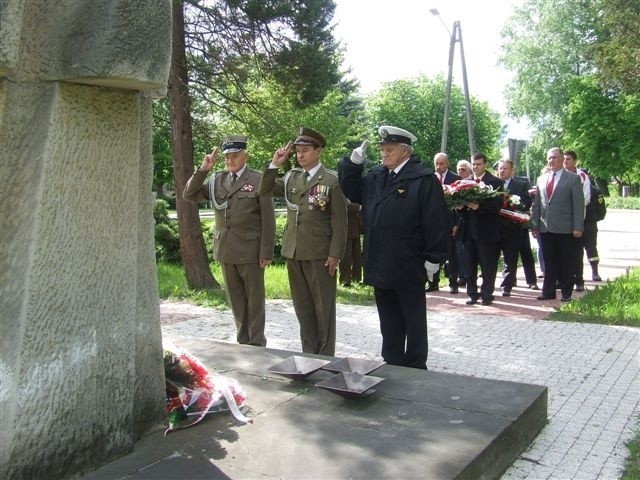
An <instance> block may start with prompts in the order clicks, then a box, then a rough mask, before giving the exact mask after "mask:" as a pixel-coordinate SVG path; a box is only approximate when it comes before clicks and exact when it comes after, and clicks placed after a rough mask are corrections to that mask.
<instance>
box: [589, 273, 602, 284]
mask: <svg viewBox="0 0 640 480" xmlns="http://www.w3.org/2000/svg"><path fill="white" fill-rule="evenodd" d="M591 280H593V281H594V282H601V281H602V277H601V276H600V275H598V274H597V273H594V274H593V276H592V277H591Z"/></svg>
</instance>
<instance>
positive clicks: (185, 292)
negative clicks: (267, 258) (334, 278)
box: [158, 263, 375, 308]
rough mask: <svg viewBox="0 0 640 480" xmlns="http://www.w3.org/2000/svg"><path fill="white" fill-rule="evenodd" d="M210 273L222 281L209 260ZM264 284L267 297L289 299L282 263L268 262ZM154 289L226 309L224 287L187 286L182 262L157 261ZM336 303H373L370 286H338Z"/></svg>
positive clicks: (164, 294) (163, 294)
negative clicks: (195, 288) (214, 288)
mask: <svg viewBox="0 0 640 480" xmlns="http://www.w3.org/2000/svg"><path fill="white" fill-rule="evenodd" d="M210 266H211V272H212V273H213V276H214V277H215V278H216V280H218V282H222V272H221V270H220V265H219V264H218V263H212V264H211V265H210ZM265 286H266V289H267V298H268V299H287V300H290V299H291V290H289V278H288V277H287V269H286V267H285V266H284V265H270V266H269V267H267V269H266V271H265ZM158 288H159V290H160V298H162V299H165V300H166V299H174V300H181V301H185V302H190V303H193V304H194V305H202V306H205V307H215V308H228V306H229V304H228V303H227V298H226V295H225V293H224V290H209V291H195V290H191V289H190V288H189V287H188V286H187V280H186V278H185V275H184V270H183V268H182V265H175V264H168V263H158ZM337 302H338V303H343V304H348V305H373V304H374V303H375V302H374V299H373V288H372V287H369V286H366V285H362V284H356V283H354V284H352V285H351V286H350V287H348V288H347V287H343V286H341V285H338V295H337Z"/></svg>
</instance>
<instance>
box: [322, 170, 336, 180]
mask: <svg viewBox="0 0 640 480" xmlns="http://www.w3.org/2000/svg"><path fill="white" fill-rule="evenodd" d="M324 171H325V172H327V173H328V174H330V175H333V176H334V177H336V178H338V172H336V171H335V170H329V169H328V168H325V169H324Z"/></svg>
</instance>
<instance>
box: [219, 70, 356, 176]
mask: <svg viewBox="0 0 640 480" xmlns="http://www.w3.org/2000/svg"><path fill="white" fill-rule="evenodd" d="M284 90H286V87H284V86H282V85H279V84H277V83H276V82H262V83H261V84H259V85H256V86H254V87H250V88H248V89H247V92H248V93H250V95H251V98H252V99H253V101H254V103H256V104H260V105H261V107H262V108H260V109H255V108H253V105H250V104H238V105H237V106H236V108H235V110H234V112H233V116H228V115H221V116H220V119H219V121H218V125H219V127H220V128H222V129H224V130H225V131H228V132H242V133H244V134H246V135H248V136H249V138H250V141H249V152H250V155H249V164H250V165H252V166H253V167H254V168H258V169H261V168H262V167H263V166H264V165H265V164H267V163H268V162H269V161H270V160H271V158H272V156H273V152H274V151H275V150H276V149H277V148H278V147H280V146H283V145H285V144H286V143H287V142H288V141H289V140H292V139H293V138H295V129H296V128H297V127H299V126H306V127H310V128H313V129H315V130H317V131H319V132H321V133H322V135H323V136H324V137H325V138H326V140H327V146H326V147H325V149H324V151H323V155H322V158H323V160H322V161H323V164H324V165H325V166H327V167H329V168H335V166H336V164H337V160H338V158H340V157H341V156H342V155H345V154H346V151H347V150H348V149H350V148H353V146H354V145H355V143H356V142H358V141H360V142H361V141H362V140H361V139H362V138H364V131H365V129H364V126H362V125H363V124H362V122H361V121H359V119H360V118H361V116H362V111H363V106H362V103H361V101H359V100H358V99H357V98H355V97H354V96H353V95H352V94H351V93H346V92H345V91H343V90H342V89H334V90H333V91H331V92H330V93H329V94H327V95H326V96H325V97H324V99H323V100H322V101H321V102H318V103H316V104H314V105H310V106H307V107H306V108H297V107H296V105H295V100H294V99H291V98H288V97H287V96H286V95H284ZM291 166H293V156H292V161H291V162H290V163H289V165H288V167H289V168H290V167H291Z"/></svg>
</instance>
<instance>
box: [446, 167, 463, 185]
mask: <svg viewBox="0 0 640 480" xmlns="http://www.w3.org/2000/svg"><path fill="white" fill-rule="evenodd" d="M460 178H461V177H460V175H458V174H457V173H453V172H452V171H451V170H447V173H445V174H444V184H445V185H451V184H452V183H453V182H455V181H457V180H460Z"/></svg>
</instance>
